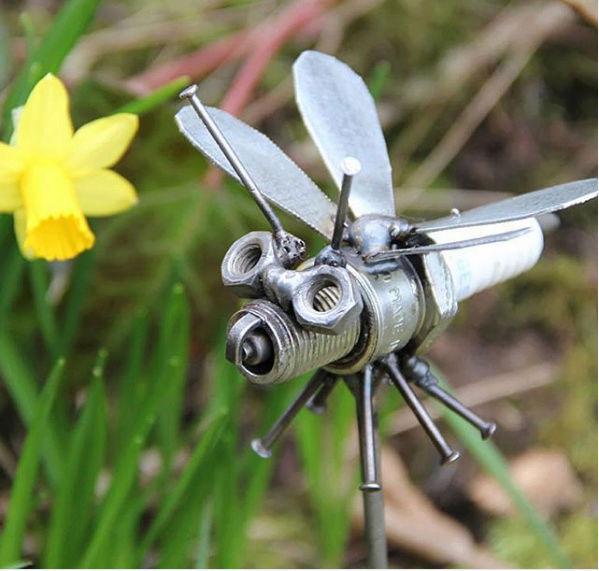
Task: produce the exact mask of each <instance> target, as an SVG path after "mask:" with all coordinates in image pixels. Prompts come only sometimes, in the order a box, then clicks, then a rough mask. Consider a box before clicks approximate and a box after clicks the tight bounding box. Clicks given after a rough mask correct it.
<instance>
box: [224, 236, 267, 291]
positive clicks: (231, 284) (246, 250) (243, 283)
mask: <svg viewBox="0 0 599 571" xmlns="http://www.w3.org/2000/svg"><path fill="white" fill-rule="evenodd" d="M273 240H274V239H273V237H272V234H270V233H269V232H250V233H249V234H246V235H245V236H243V237H241V238H239V240H237V241H236V242H234V243H233V245H232V246H231V247H230V248H229V250H228V251H227V253H226V254H225V257H224V258H223V262H222V264H221V267H220V271H221V277H222V280H223V284H224V286H225V287H226V288H227V289H230V290H231V291H232V292H233V293H234V294H235V295H237V296H238V297H250V298H258V297H261V296H263V295H264V287H263V285H262V277H261V275H262V271H263V270H264V268H265V267H267V266H269V265H271V264H273V263H278V259H277V255H276V250H275V244H274V242H273Z"/></svg>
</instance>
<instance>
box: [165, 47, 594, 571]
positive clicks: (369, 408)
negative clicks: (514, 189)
mask: <svg viewBox="0 0 599 571" xmlns="http://www.w3.org/2000/svg"><path fill="white" fill-rule="evenodd" d="M294 78H295V92H296V98H297V103H298V105H299V108H300V111H301V113H302V117H303V119H304V123H305V124H306V127H307V128H308V131H309V132H310V135H311V136H312V139H313V140H314V142H315V143H316V145H317V147H318V149H319V150H320V153H321V155H322V157H323V159H324V161H325V163H326V165H327V167H328V169H329V171H330V173H331V175H332V176H333V178H334V180H335V182H336V184H337V186H338V187H339V189H340V197H339V201H338V204H337V205H334V204H333V203H332V202H331V201H330V200H329V198H328V197H327V196H326V195H325V194H324V193H323V192H322V191H321V190H320V189H319V188H318V187H317V186H316V185H315V184H314V183H313V182H312V181H311V180H310V179H309V178H308V176H306V174H305V173H304V172H303V171H302V170H300V169H299V168H298V167H297V165H295V163H293V162H292V161H291V160H290V159H289V158H288V157H287V156H286V155H285V154H284V153H283V152H282V151H281V150H280V149H279V148H278V147H277V146H276V145H275V144H274V143H272V142H271V141H270V140H269V139H268V138H267V137H265V136H264V135H263V134H261V133H259V132H258V131H255V130H254V129H252V128H251V127H249V126H248V125H246V124H244V123H242V122H241V121H239V120H237V119H235V118H234V117H232V116H231V115H229V114H227V113H225V112H224V111H221V110H219V109H214V108H210V109H207V108H205V107H204V106H203V104H202V103H201V101H200V100H199V98H198V96H197V94H196V91H197V88H196V87H195V86H192V87H190V88H188V89H186V90H185V91H184V92H183V93H182V94H181V96H182V97H183V98H186V99H188V100H189V105H186V106H185V107H183V108H182V109H181V110H180V111H179V112H178V113H177V116H176V120H177V123H178V125H179V128H180V130H181V132H182V133H183V134H184V135H185V137H187V139H188V140H189V141H190V142H191V143H192V144H193V145H194V146H195V147H196V148H197V149H198V150H199V151H201V152H202V153H203V154H204V155H206V157H207V158H208V159H209V160H210V161H212V162H213V163H215V164H216V165H218V166H219V167H220V168H222V169H223V170H224V171H226V172H227V173H228V174H230V175H231V176H233V177H234V178H236V179H237V180H239V181H240V182H242V184H244V185H245V186H246V187H247V189H248V190H249V191H250V193H251V194H252V196H253V198H254V199H255V200H256V202H257V204H258V206H259V207H260V208H261V210H262V212H263V213H264V214H265V216H266V218H267V220H268V221H269V223H270V225H271V226H272V229H273V231H272V233H269V232H251V233H249V234H247V235H246V236H243V237H242V238H240V239H239V240H237V241H236V242H235V243H234V244H233V245H232V246H231V248H230V249H229V251H228V252H227V254H226V255H225V258H224V260H223V263H222V268H221V271H222V278H223V283H224V285H225V286H226V287H227V288H229V289H230V290H231V291H232V292H233V293H235V294H236V295H238V296H239V297H242V298H251V299H252V300H253V301H250V302H249V303H248V304H247V305H245V306H244V307H243V308H242V309H241V310H240V311H238V312H237V313H236V314H235V315H234V316H233V317H232V318H231V321H230V323H229V329H228V333H227V358H228V359H229V360H230V361H232V362H233V363H235V365H236V366H237V367H238V368H239V370H240V371H241V372H242V373H243V375H244V376H245V377H247V378H248V379H249V380H250V381H252V382H255V383H261V384H269V383H279V382H283V381H286V380H289V379H291V378H294V377H296V376H298V375H300V374H302V373H305V372H307V371H311V370H316V371H317V372H316V373H315V375H314V376H313V377H312V379H311V380H310V381H309V382H308V384H307V385H306V386H305V388H304V390H303V391H302V392H301V394H300V395H299V396H298V397H297V398H296V400H295V401H294V402H293V403H292V404H291V405H290V407H289V408H288V410H287V411H285V413H284V414H283V416H282V417H281V418H280V419H279V420H278V421H277V422H276V423H275V425H274V426H273V428H272V429H271V430H270V431H269V432H268V434H267V435H266V436H265V437H264V438H262V439H257V440H254V441H253V443H252V446H253V448H254V450H255V451H256V452H257V453H258V454H260V455H261V456H264V457H268V456H270V454H271V449H272V446H273V445H274V443H275V441H276V440H277V439H278V438H279V436H280V435H281V434H282V432H283V431H284V429H285V428H286V427H287V426H288V425H289V423H290V422H291V420H292V419H293V418H294V416H295V415H296V414H297V413H298V412H299V410H300V409H301V408H302V407H303V406H304V405H308V406H309V407H310V408H311V409H312V410H314V411H315V412H319V411H322V410H324V408H325V405H326V399H327V397H328V395H329V394H330V392H331V391H332V390H333V389H334V388H335V386H336V384H337V381H338V379H343V381H344V382H345V384H346V385H347V386H348V387H349V388H350V390H351V391H352V393H353V395H354V396H355V398H356V402H357V411H358V426H359V434H360V452H361V462H362V478H363V483H362V485H361V489H362V490H363V492H364V506H365V516H366V534H367V540H368V546H369V563H370V565H371V566H373V567H379V568H380V567H384V566H385V565H386V549H385V536H384V530H383V519H382V494H381V484H380V476H379V461H378V451H377V440H376V430H375V412H374V410H373V395H374V393H375V391H376V389H377V387H378V385H379V384H380V380H381V379H385V378H386V379H388V380H390V382H391V383H392V384H393V385H395V386H396V387H397V389H398V390H399V391H400V393H401V394H402V396H403V398H404V399H405V401H406V403H407V404H408V405H409V406H410V408H411V409H412V410H413V412H414V414H415V415H416V416H417V418H418V420H419V421H420V423H421V424H422V426H423V427H424V429H425V430H426V432H427V434H428V435H429V436H430V438H431V440H432V442H433V444H434V445H435V446H436V448H437V449H438V450H439V452H440V454H441V460H442V462H450V461H453V460H455V459H456V458H457V457H458V456H459V454H458V453H457V452H455V451H454V450H452V449H451V447H450V446H449V444H448V443H447V441H446V440H445V439H444V438H443V436H442V434H441V433H440V432H439V430H438V429H437V427H436V426H435V424H434V423H433V421H432V419H431V417H430V416H429V414H428V413H427V411H426V409H425V408H424V406H423V405H422V403H421V402H420V400H419V399H418V397H417V396H416V394H415V392H414V390H413V389H412V387H411V385H410V383H413V384H414V385H416V386H418V387H419V388H420V389H422V390H424V391H425V392H426V393H428V394H429V395H431V396H432V397H434V398H436V399H437V400H439V401H441V402H442V403H444V404H445V405H447V406H448V407H449V408H451V409H452V410H454V411H455V412H456V413H458V414H460V415H461V416H462V417H464V418H465V419H466V420H468V421H469V422H470V423H472V424H473V425H474V426H475V427H476V428H477V429H478V430H479V431H480V432H481V435H482V437H483V438H487V437H489V436H490V435H491V434H492V433H493V432H494V431H495V424H494V423H491V422H486V421H484V420H483V419H481V418H480V417H479V416H478V415H476V414H475V413H474V412H472V411H471V410H469V409H467V408H466V407H464V406H463V405H462V404H461V403H459V402H458V401H457V400H456V399H454V398H453V397H452V396H451V395H449V394H448V393H447V392H445V391H444V390H443V389H442V388H441V387H439V384H438V382H437V379H435V377H434V376H433V374H432V373H431V371H430V369H429V367H428V365H427V363H426V362H425V361H424V360H423V359H422V358H421V357H420V355H422V354H423V353H425V352H426V351H427V349H428V348H429V347H430V345H431V343H432V341H433V340H434V339H435V338H436V337H437V336H438V335H439V333H440V332H441V331H443V329H444V328H445V327H446V326H447V324H448V323H449V322H450V321H451V319H452V318H453V316H454V315H455V313H456V312H457V308H458V302H459V301H461V300H462V299H465V298H466V297H468V296H470V295H472V294H473V293H476V292H477V291H480V290H482V289H484V288H487V287H490V286H492V285H494V284H496V283H498V282H501V281H504V280H506V279H508V278H510V277H513V276H515V275H517V274H519V273H521V272H523V271H525V270H527V269H529V268H530V267H532V266H533V265H534V264H535V263H536V261H537V260H538V258H539V256H540V254H541V250H542V247H543V235H542V232H541V229H540V227H539V224H538V222H537V221H536V219H535V217H536V216H539V215H541V214H545V213H549V212H554V211H557V210H560V209H563V208H567V207H569V206H573V205H575V204H579V203H582V202H585V201H587V200H589V199H591V198H593V197H596V196H597V179H588V180H583V181H576V182H572V183H568V184H563V185H559V186H555V187H552V188H547V189H543V190H538V191H535V192H531V193H528V194H524V195H521V196H517V197H515V198H511V199H508V200H503V201H500V202H496V203H493V204H489V205H486V206H482V207H480V208H475V209H473V210H469V211H467V212H464V213H458V212H453V213H452V214H451V215H450V216H448V217H445V218H440V219H437V220H432V221H427V222H422V223H418V224H410V223H408V222H407V221H406V220H403V219H401V218H399V217H397V216H396V212H395V203H394V198H393V186H392V181H391V165H390V162H389V157H388V154H387V149H386V145H385V140H384V138H383V134H382V131H381V128H380V125H379V121H378V117H377V112H376V108H375V104H374V101H373V99H372V97H371V96H370V94H369V92H368V89H367V88H366V86H365V85H364V82H363V81H362V79H361V78H360V77H359V76H358V75H356V74H355V73H354V72H353V71H352V70H351V69H350V68H349V67H347V66H346V65H345V64H343V63H341V62H340V61H338V60H337V59H335V58H333V57H331V56H328V55H324V54H321V53H318V52H314V51H307V52H304V53H303V54H302V55H301V56H300V57H299V58H298V60H297V61H296V63H295V64H294ZM198 117H199V119H201V121H200V120H198ZM233 147H234V148H233ZM269 202H271V203H272V204H274V205H275V206H278V207H279V208H281V209H283V210H285V211H286V212H288V213H289V214H292V215H293V216H295V217H296V218H298V219H299V220H301V221H302V222H304V223H305V224H307V225H308V226H309V227H310V228H311V229H313V230H316V231H317V232H318V233H319V234H321V235H322V236H324V237H325V238H326V239H327V240H328V241H329V245H328V246H326V247H325V248H324V249H323V250H322V251H321V252H320V253H319V254H318V255H317V256H316V257H315V258H313V259H310V260H306V261H303V258H304V253H305V244H304V242H303V241H302V240H300V239H299V238H297V237H295V236H293V235H291V234H289V233H288V232H286V231H285V230H284V229H283V227H282V225H281V223H280V221H279V219H278V217H277V216H276V214H275V213H274V211H273V210H272V209H271V207H270V205H269ZM348 209H349V210H350V211H351V217H350V216H349V213H348Z"/></svg>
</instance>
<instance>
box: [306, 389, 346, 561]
mask: <svg viewBox="0 0 599 571" xmlns="http://www.w3.org/2000/svg"><path fill="white" fill-rule="evenodd" d="M306 380H307V379H306ZM304 382H305V381H304ZM355 414H356V413H355V404H354V399H353V398H352V396H351V394H350V392H349V391H348V390H347V389H346V388H345V386H343V385H341V384H340V385H339V386H338V387H337V389H336V390H335V392H334V393H333V394H332V395H331V398H330V399H329V409H328V411H327V414H326V415H315V414H310V413H309V412H308V411H303V412H302V413H301V414H300V415H299V416H298V418H297V420H296V428H297V429H296V436H297V438H296V440H297V443H298V448H299V451H300V457H301V461H302V466H303V468H304V474H305V476H306V479H307V481H308V486H307V488H308V495H309V498H310V505H311V507H312V509H313V512H314V517H315V527H316V529H317V533H316V534H315V536H316V538H317V539H318V542H319V545H320V556H321V558H322V561H321V564H322V565H323V566H325V567H339V566H340V565H341V563H342V561H343V553H344V551H345V545H346V543H347V539H348V535H349V522H350V506H351V499H352V496H353V495H354V494H355V493H356V490H357V471H356V467H352V468H351V469H349V470H348V467H347V465H346V463H345V457H344V453H345V450H346V447H347V439H348V437H349V434H350V431H351V430H352V427H353V426H354V423H355ZM323 458H326V462H323Z"/></svg>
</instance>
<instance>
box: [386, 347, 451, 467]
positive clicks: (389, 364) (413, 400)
mask: <svg viewBox="0 0 599 571" xmlns="http://www.w3.org/2000/svg"><path fill="white" fill-rule="evenodd" d="M382 363H383V366H384V367H385V370H386V371H387V373H389V377H390V379H391V382H392V383H393V384H394V385H395V386H396V387H397V390H398V391H399V392H400V393H401V395H402V396H403V398H404V400H405V401H406V403H407V404H408V406H409V407H410V408H411V409H412V412H413V413H414V415H415V416H416V418H417V419H418V422H420V424H421V425H422V428H424V430H425V432H426V433H427V434H428V436H429V438H430V439H431V441H432V443H433V444H434V445H435V447H436V448H437V450H438V451H439V453H440V454H441V464H447V463H448V462H454V461H455V460H457V459H458V458H459V457H460V454H459V452H456V451H454V450H452V449H451V447H450V446H449V444H448V443H447V441H446V440H445V438H444V437H443V435H442V434H441V432H440V431H439V429H438V428H437V426H436V425H435V423H434V422H433V419H432V418H431V416H430V414H429V413H428V411H427V410H426V408H424V405H423V404H422V403H421V402H420V401H419V400H418V397H417V396H416V394H415V393H414V391H413V390H412V388H411V387H410V385H409V384H408V381H406V379H405V378H404V377H403V375H402V374H401V371H400V370H399V366H398V363H397V357H396V356H395V355H394V354H391V355H389V356H388V357H387V358H386V359H384V360H383V361H382Z"/></svg>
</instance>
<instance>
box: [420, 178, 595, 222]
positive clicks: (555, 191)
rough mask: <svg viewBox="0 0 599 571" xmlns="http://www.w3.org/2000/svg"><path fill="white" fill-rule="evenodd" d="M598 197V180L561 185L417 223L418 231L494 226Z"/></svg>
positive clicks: (589, 179)
mask: <svg viewBox="0 0 599 571" xmlns="http://www.w3.org/2000/svg"><path fill="white" fill-rule="evenodd" d="M596 196H597V179H596V178H588V179H585V180H577V181H575V182H568V183H566V184H558V185H557V186H552V187H550V188H543V189H541V190H535V191H533V192H528V193H526V194H521V195H520V196H514V197H513V198H508V199H506V200H500V201H498V202H492V203H491V204H485V205H484V206H479V207H478V208H473V209H472V210H467V211H466V212H462V213H460V214H457V215H455V216H446V217H444V218H438V219H436V220H429V221H427V222H422V223H419V224H416V225H415V226H416V229H417V230H422V231H425V232H430V231H433V230H446V229H448V228H461V227H465V226H477V225H479V224H494V223H495V222H507V221H509V220H520V219H522V218H531V217H534V216H540V215H541V214H547V213H549V212H556V211H557V210H563V209H564V208H569V207H570V206H574V205H576V204H582V203H583V202H586V201H587V200H591V198H595V197H596Z"/></svg>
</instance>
